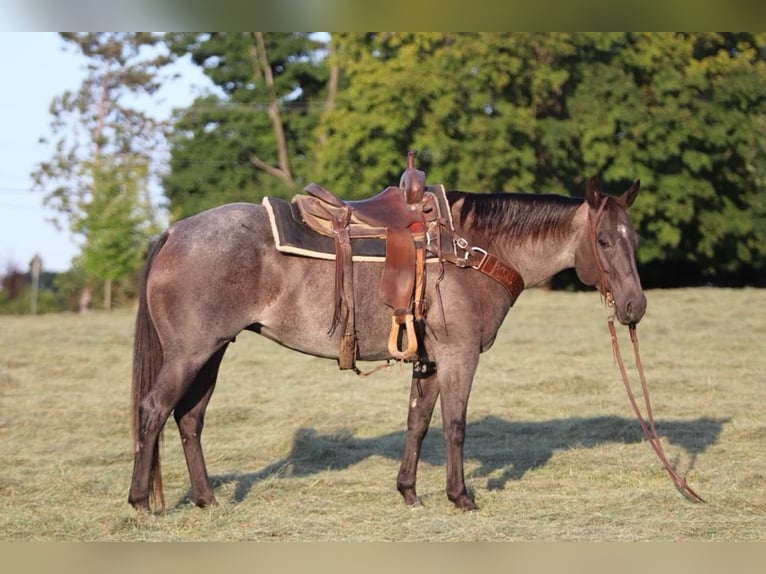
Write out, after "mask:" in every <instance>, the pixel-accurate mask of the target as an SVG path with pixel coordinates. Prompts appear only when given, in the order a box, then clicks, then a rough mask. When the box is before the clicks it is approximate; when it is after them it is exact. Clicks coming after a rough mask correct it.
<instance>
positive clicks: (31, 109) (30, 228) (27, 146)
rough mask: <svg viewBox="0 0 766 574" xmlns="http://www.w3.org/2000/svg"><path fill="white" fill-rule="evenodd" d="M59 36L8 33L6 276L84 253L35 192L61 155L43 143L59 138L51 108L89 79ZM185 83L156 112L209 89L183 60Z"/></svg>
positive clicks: (0, 118) (62, 267) (0, 193)
mask: <svg viewBox="0 0 766 574" xmlns="http://www.w3.org/2000/svg"><path fill="white" fill-rule="evenodd" d="M64 46H65V43H64V41H63V40H62V39H61V38H60V37H59V35H58V34H56V33H51V32H0V70H1V71H2V77H3V87H2V89H0V275H3V274H4V272H5V271H6V270H8V269H9V266H10V265H13V266H14V268H16V269H19V270H21V271H28V270H29V262H30V261H31V260H32V258H33V257H34V256H35V255H39V256H40V257H41V259H42V264H43V269H44V270H45V271H66V270H67V269H69V268H70V267H71V260H72V257H74V256H75V255H77V253H78V252H79V249H78V246H77V243H76V242H75V240H74V239H73V238H72V235H71V234H70V233H69V232H68V231H66V230H64V231H58V230H57V229H56V227H55V226H54V225H53V224H52V223H51V222H50V221H48V220H50V219H52V218H53V216H54V213H53V211H51V210H49V209H47V208H45V207H44V206H43V196H44V193H43V192H42V191H35V190H33V180H32V177H31V175H30V174H31V173H32V172H33V171H34V170H35V168H36V166H37V165H38V164H39V163H40V162H41V161H45V160H47V159H50V158H51V157H52V155H53V151H52V149H51V148H50V147H49V146H46V145H44V144H41V143H39V140H40V138H41V137H48V139H53V138H52V137H51V136H52V133H51V130H50V120H51V116H50V113H49V108H50V104H51V102H52V101H53V99H54V98H55V97H56V96H58V95H61V94H63V93H64V92H65V91H67V90H76V89H77V88H78V87H79V86H80V83H81V82H82V80H83V78H84V77H85V64H86V62H85V59H84V58H83V57H82V56H80V55H78V54H77V53H76V52H75V51H74V50H72V49H71V48H68V49H66V50H64ZM178 71H179V73H180V74H181V75H182V77H181V78H180V79H179V80H176V81H173V82H172V83H168V84H167V85H165V86H163V88H162V89H161V90H160V93H159V100H158V101H157V102H153V105H152V113H154V114H155V115H156V117H158V118H167V117H169V116H170V113H171V111H172V110H173V108H179V107H186V106H188V105H190V104H191V103H192V101H193V100H194V98H195V97H196V96H197V95H198V94H199V93H200V91H203V90H205V89H207V87H208V86H209V82H207V79H206V77H205V76H204V74H203V73H202V72H201V70H199V68H197V67H195V66H194V65H192V64H190V63H189V62H188V61H182V63H181V64H179V65H178Z"/></svg>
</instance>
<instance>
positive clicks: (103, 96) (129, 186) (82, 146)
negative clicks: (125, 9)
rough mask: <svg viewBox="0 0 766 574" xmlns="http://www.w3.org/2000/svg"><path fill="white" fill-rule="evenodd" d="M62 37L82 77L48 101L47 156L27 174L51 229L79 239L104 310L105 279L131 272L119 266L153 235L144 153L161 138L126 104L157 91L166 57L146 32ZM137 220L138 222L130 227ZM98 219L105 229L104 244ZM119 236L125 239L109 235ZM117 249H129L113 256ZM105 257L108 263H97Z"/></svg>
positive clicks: (135, 257) (159, 129)
mask: <svg viewBox="0 0 766 574" xmlns="http://www.w3.org/2000/svg"><path fill="white" fill-rule="evenodd" d="M62 37H63V38H64V40H65V41H66V42H67V46H69V47H74V48H75V49H77V50H79V51H80V52H81V53H82V55H83V56H84V57H85V58H86V60H87V62H88V66H87V75H86V77H85V79H84V80H83V83H82V85H81V87H80V89H79V90H78V91H77V92H66V93H64V94H63V95H61V96H60V97H57V98H56V99H55V100H54V101H53V103H52V105H51V109H50V112H51V115H52V122H51V127H52V129H53V132H54V134H55V136H56V137H57V141H56V146H55V152H54V156H53V158H51V160H50V161H46V162H42V163H41V164H40V165H39V166H38V168H37V170H36V171H35V172H34V173H33V177H34V179H35V182H36V184H37V186H38V187H40V188H42V189H43V190H45V192H46V195H45V197H44V203H45V204H46V205H48V206H49V207H52V208H53V209H54V210H55V211H56V212H57V213H58V219H57V220H56V223H57V225H58V226H59V227H61V226H63V225H64V224H66V226H67V227H68V228H69V229H70V231H72V232H73V233H74V234H76V235H79V236H82V237H83V239H84V245H83V253H84V255H85V257H84V261H85V262H86V263H85V270H86V272H87V273H88V274H89V275H91V276H92V277H94V278H98V279H101V280H104V281H105V282H106V283H107V284H106V285H105V289H104V292H105V294H106V295H105V307H106V308H109V307H110V301H111V297H110V295H111V289H110V288H109V286H110V285H111V282H112V281H114V280H115V279H117V278H120V277H125V276H127V275H128V274H131V273H132V272H133V269H129V268H128V266H127V262H128V261H130V262H131V264H137V263H136V262H137V261H139V260H140V256H141V255H142V254H143V251H144V249H145V245H144V243H145V241H146V240H147V239H148V235H149V234H150V233H152V232H154V228H153V226H152V221H153V214H152V212H151V210H150V209H149V206H150V202H149V201H148V191H147V182H148V179H149V177H150V176H151V174H152V172H153V170H154V169H155V168H153V167H152V161H151V160H152V155H153V153H154V152H155V151H156V149H157V147H158V146H159V144H160V143H161V142H162V141H163V135H164V133H163V129H164V126H163V125H162V124H161V123H160V122H158V121H156V120H155V119H153V118H152V117H151V116H149V115H148V114H146V113H145V112H142V111H140V110H138V109H136V108H135V107H131V106H130V105H129V103H128V102H129V100H130V99H131V98H134V97H135V96H137V95H140V94H148V95H151V94H153V93H154V92H155V91H156V90H157V89H158V87H159V83H158V81H157V73H158V71H159V69H160V68H161V67H162V66H163V65H164V64H166V63H167V62H168V57H167V56H165V55H162V53H161V52H158V49H157V48H158V43H159V42H160V39H161V38H160V37H159V36H157V35H154V34H148V33H78V34H73V33H66V34H62ZM118 205H119V209H116V206H118ZM138 216H140V217H142V218H146V219H145V221H143V222H141V224H138V223H137V221H136V219H135V218H136V217H138ZM101 217H104V218H108V219H109V225H110V226H112V231H110V232H109V233H110V235H111V236H112V237H111V239H110V240H108V241H105V240H104V233H105V232H106V231H105V227H104V223H103V222H100V221H99V218H101ZM123 233H124V234H127V235H126V237H117V236H118V235H120V234H123ZM117 244H119V245H121V246H122V248H126V249H127V248H129V249H132V250H133V251H132V252H131V253H124V254H121V255H120V257H119V258H117V257H116V252H115V246H116V245H117ZM107 260H111V261H112V264H110V265H109V266H105V265H103V264H102V263H101V262H104V261H107ZM118 261H120V262H122V264H118Z"/></svg>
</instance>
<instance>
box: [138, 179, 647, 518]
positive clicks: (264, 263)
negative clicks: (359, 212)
mask: <svg viewBox="0 0 766 574" xmlns="http://www.w3.org/2000/svg"><path fill="white" fill-rule="evenodd" d="M638 190H639V182H638V181H636V182H635V183H634V184H633V185H632V186H631V187H630V188H629V189H628V190H627V191H625V192H624V193H623V194H622V195H620V196H619V197H615V196H609V195H606V194H601V193H600V192H599V189H598V186H597V185H596V184H595V183H594V182H593V181H592V180H591V181H590V182H589V183H588V185H587V190H586V196H585V200H582V199H577V198H573V197H564V196H557V195H536V194H509V193H498V194H471V193H465V192H448V194H447V197H448V200H449V204H450V209H451V213H452V219H453V222H454V225H455V232H456V235H457V236H459V237H460V238H462V239H465V243H464V245H465V244H468V245H472V246H477V247H480V248H481V249H480V251H481V250H485V251H487V252H490V253H492V254H494V255H495V256H497V257H498V258H499V259H500V260H501V261H503V262H504V263H506V264H507V265H509V266H512V267H513V268H515V269H516V270H517V271H518V273H519V274H520V275H521V277H522V278H523V285H524V286H527V287H529V286H533V285H535V284H539V283H541V282H543V281H545V280H546V279H548V278H550V277H551V276H553V275H554V274H555V273H557V272H559V271H561V270H563V269H567V268H571V267H574V268H575V270H576V272H577V275H578V277H579V278H580V280H581V281H582V282H584V283H585V284H587V285H591V286H599V287H600V288H601V290H602V294H604V296H605V297H607V299H608V300H609V302H610V303H611V304H613V305H614V311H615V314H616V317H617V319H618V320H619V321H620V322H621V323H623V324H635V323H638V321H640V320H641V318H642V317H643V315H644V312H645V310H646V298H645V296H644V294H643V291H642V288H641V284H640V281H639V277H638V272H637V269H636V262H635V249H636V244H637V236H636V233H635V232H634V230H633V228H632V226H631V224H630V221H629V219H628V215H627V209H628V208H629V207H630V206H631V205H632V204H633V202H634V200H635V198H636V196H637V194H638ZM467 249H468V250H470V249H471V248H470V247H469V248H467ZM469 255H471V253H469V252H468V251H466V253H465V256H466V259H469ZM355 265H356V267H355V270H354V289H355V293H356V297H357V301H358V303H357V308H356V325H357V330H358V357H359V358H360V359H361V360H366V361H383V360H387V359H389V358H390V354H389V351H388V349H387V346H386V340H387V336H388V329H389V326H390V310H389V309H387V308H386V307H385V306H384V305H383V303H382V302H381V301H380V300H379V297H378V296H377V293H378V284H379V282H380V274H381V264H380V263H376V262H364V263H358V264H355ZM334 275H335V273H334V264H333V262H332V261H322V260H316V259H309V258H305V257H300V256H295V255H286V254H283V253H280V252H279V251H277V250H276V249H275V243H274V239H273V237H272V232H271V230H270V225H269V221H268V220H267V213H266V210H265V209H264V207H263V206H260V205H254V204H246V203H236V204H227V205H223V206H221V207H218V208H215V209H211V210H209V211H205V212H202V213H199V214H197V215H194V216H192V217H189V218H187V219H184V220H181V221H179V222H177V223H175V224H174V225H172V226H171V227H170V228H169V229H168V230H167V231H166V232H165V233H164V234H163V235H162V236H161V237H160V239H159V240H158V241H157V242H156V243H155V245H154V246H153V247H152V250H151V252H150V254H149V256H148V260H147V264H146V269H145V272H144V277H143V282H142V287H141V291H140V301H139V308H138V314H137V319H136V336H135V347H134V366H133V415H134V433H135V463H134V469H133V477H132V482H131V487H130V494H129V502H130V503H131V504H132V505H133V506H134V507H135V508H136V509H139V510H149V509H150V498H151V499H152V502H153V506H154V507H162V508H164V499H163V495H162V481H161V476H160V470H159V463H160V460H159V448H158V443H159V435H160V433H161V430H162V428H163V427H164V425H165V422H166V421H167V419H168V417H169V416H170V414H171V413H173V416H174V418H175V421H176V423H177V425H178V429H179V431H180V434H181V441H182V444H183V449H184V455H185V457H186V463H187V466H188V470H189V476H190V480H191V490H192V500H193V501H194V502H195V503H196V504H197V505H199V506H208V505H212V504H215V503H216V500H215V496H214V494H213V490H212V488H211V486H210V482H209V479H208V474H207V469H206V466H205V462H204V458H203V454H202V447H201V444H200V435H201V433H202V427H203V419H204V414H205V409H206V407H207V405H208V402H209V400H210V397H211V395H212V393H213V389H214V386H215V382H216V377H217V374H218V368H219V365H220V362H221V360H222V359H223V356H224V353H225V351H226V348H227V346H228V345H229V343H230V342H232V341H233V340H234V338H235V337H236V336H237V334H239V333H240V332H241V331H243V330H249V331H253V332H256V333H260V334H261V335H263V336H265V337H268V338H269V339H272V340H274V341H276V342H278V343H280V344H281V345H284V346H285V347H288V348H290V349H294V350H296V351H300V352H303V353H307V354H310V355H315V356H318V357H326V358H338V348H339V338H340V336H341V333H340V332H336V333H334V334H332V335H330V334H328V329H327V327H328V325H329V324H330V323H331V321H332V318H333V305H334V303H333V291H334V283H333V282H334ZM433 283H434V282H432V281H429V282H428V284H427V285H426V300H430V301H434V302H435V301H437V299H438V301H439V303H436V302H435V303H434V304H433V305H434V306H437V305H441V308H442V312H441V314H440V313H433V314H432V316H431V317H429V320H428V329H427V330H426V332H425V334H424V337H423V344H424V348H425V353H426V354H427V356H428V358H429V360H430V362H431V364H432V365H433V366H434V368H432V369H430V370H429V371H427V372H425V373H424V372H421V371H417V370H416V369H413V379H412V386H411V392H410V397H409V411H408V415H407V436H406V442H405V445H404V453H403V456H402V461H401V467H400V470H399V474H398V477H397V488H398V490H399V492H400V493H401V494H402V496H403V497H404V501H405V503H407V504H408V505H416V504H418V503H419V501H418V496H417V494H416V489H415V486H416V484H415V483H416V474H417V465H418V458H419V455H420V449H421V445H422V442H423V439H424V437H425V435H426V431H427V430H428V426H429V424H430V421H431V415H432V413H433V409H434V406H435V404H436V400H437V397H440V405H441V410H442V418H443V426H444V429H443V430H444V440H445V443H446V475H447V477H446V492H447V497H448V498H449V499H450V500H451V501H452V502H453V503H454V504H455V505H456V506H457V507H459V508H462V509H466V510H471V509H475V508H476V504H475V502H474V500H473V499H472V497H471V496H470V494H469V493H468V491H467V489H466V485H465V479H464V471H463V443H464V438H465V428H466V409H467V405H468V397H469V394H470V391H471V385H472V381H473V377H474V373H475V371H476V367H477V365H478V362H479V355H480V353H482V352H484V351H486V350H488V349H489V348H490V347H491V346H492V344H493V342H494V340H495V336H496V334H497V331H498V329H499V327H500V325H501V324H502V322H503V320H504V318H505V316H506V314H507V313H508V311H509V310H510V307H511V305H512V304H513V301H512V296H511V294H510V293H509V291H508V290H507V289H506V288H504V286H503V285H501V283H499V282H498V281H495V280H494V279H493V278H491V277H488V276H487V275H484V274H482V273H479V272H477V271H476V270H475V269H473V268H472V266H470V265H468V266H465V267H463V268H461V267H458V266H456V265H445V266H444V274H443V277H442V281H441V282H440V287H439V291H440V293H436V292H435V287H434V285H433Z"/></svg>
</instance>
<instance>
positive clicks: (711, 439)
mask: <svg viewBox="0 0 766 574" xmlns="http://www.w3.org/2000/svg"><path fill="white" fill-rule="evenodd" d="M648 299H649V311H648V313H647V316H646V318H645V319H644V321H643V322H642V323H641V325H640V326H639V335H640V338H641V351H642V358H643V362H644V368H645V370H646V374H647V378H648V381H649V385H650V390H651V393H652V399H653V404H654V412H655V417H656V419H657V421H658V430H659V432H660V435H661V436H662V440H663V443H664V445H665V448H666V450H667V451H668V455H669V457H670V458H671V460H672V461H675V463H676V464H677V466H678V469H679V470H680V471H681V473H682V474H683V475H685V476H686V477H687V479H688V481H689V484H690V485H691V486H692V487H693V488H694V489H695V490H697V492H699V493H700V494H701V495H702V496H703V497H704V498H706V499H707V501H708V502H707V504H702V505H695V504H692V503H689V502H687V501H686V500H685V499H683V498H682V496H681V495H680V494H679V493H678V492H676V491H675V489H674V488H673V486H672V483H671V481H670V479H669V477H668V476H667V474H666V473H665V471H664V470H663V469H662V466H661V465H660V463H659V462H658V461H657V460H656V458H655V457H654V454H653V453H652V451H651V449H650V448H649V446H648V445H647V444H645V442H644V441H643V437H642V435H641V431H640V429H639V427H638V424H637V422H636V421H635V420H634V419H633V418H632V414H631V411H630V408H629V405H628V402H627V398H626V397H625V392H624V389H623V388H622V384H621V382H620V380H619V374H618V371H617V368H616V366H615V364H614V362H613V359H612V356H611V348H610V345H609V338H608V334H607V331H606V325H605V317H606V311H605V310H604V309H603V308H601V307H600V305H599V301H598V296H597V295H596V294H594V293H552V292H545V291H537V290H532V291H529V292H526V293H524V295H522V297H521V299H520V300H519V302H518V303H517V306H516V307H515V308H514V309H513V310H512V311H511V313H510V315H509V317H508V319H507V320H506V325H505V326H504V327H503V328H502V329H501V332H500V335H499V337H498V340H497V342H496V344H495V347H494V348H493V349H492V350H491V351H489V352H488V353H486V354H485V355H484V357H483V358H482V363H481V365H480V368H479V372H478V373H477V376H476V381H475V384H474V388H473V393H472V397H471V402H470V405H469V416H468V431H467V442H466V447H465V451H466V474H467V481H468V485H469V488H470V489H471V490H472V491H473V493H474V494H475V497H476V500H477V503H478V504H479V506H480V510H479V511H478V512H473V513H463V512H460V511H458V510H456V509H455V508H454V507H453V506H452V504H451V503H449V502H448V501H447V500H446V497H445V495H444V446H443V443H442V435H441V428H440V424H441V420H440V417H439V413H438V409H437V413H436V414H435V417H434V421H433V423H432V427H431V431H430V432H429V435H428V437H427V439H426V443H425V446H424V448H423V460H422V462H421V467H420V473H419V493H420V494H421V497H422V499H423V501H424V504H425V506H424V507H422V508H419V509H416V510H411V509H409V508H407V507H406V506H405V505H404V504H403V503H402V501H401V499H400V496H399V494H398V493H397V492H396V489H395V478H396V472H397V469H398V458H399V455H400V451H401V448H402V446H403V441H404V429H405V415H406V401H407V395H408V389H409V380H408V379H409V376H408V371H407V369H406V367H402V368H400V367H398V366H395V367H393V368H392V369H391V370H390V371H387V372H382V373H379V374H377V375H375V376H373V377H371V378H368V379H359V378H357V377H355V376H354V375H352V374H347V373H341V372H339V371H338V370H337V368H336V366H335V364H334V363H333V362H332V361H325V360H320V359H316V358H313V357H307V356H303V355H300V354H297V353H294V352H291V351H288V350H285V349H282V348H281V347H279V346H277V345H275V344H273V343H271V342H269V341H266V340H264V339H262V338H259V337H256V336H252V335H249V334H243V335H242V336H241V337H240V338H239V339H238V340H237V343H236V344H234V345H232V346H231V347H230V350H229V352H228V353H227V356H226V358H225V359H224V363H223V365H222V368H221V374H220V378H219V384H218V387H217V389H216V393H215V395H214V397H213V400H212V403H211V406H210V408H209V410H208V413H209V414H208V417H207V426H206V429H205V435H204V437H203V440H204V445H205V449H206V455H207V459H208V468H209V471H210V474H211V478H212V481H213V483H214V487H215V491H216V496H217V497H218V500H219V502H220V505H219V506H218V507H216V508H212V509H206V510H200V509H197V508H196V507H194V506H193V505H192V504H191V503H190V502H189V498H188V497H189V492H188V477H187V474H186V468H185V464H184V461H183V455H182V451H181V448H180V444H179V441H178V438H177V433H176V432H175V429H174V428H173V427H172V426H169V427H168V429H167V431H166V434H165V447H164V457H165V460H164V465H163V469H164V481H165V486H166V493H165V494H166V499H167V500H168V502H169V509H168V511H167V512H166V513H165V514H164V515H159V516H143V515H136V514H135V513H134V511H133V510H132V509H131V508H130V507H129V505H128V504H127V501H126V499H127V490H128V485H129V481H130V473H131V465H132V460H131V454H130V450H131V438H130V429H129V421H130V415H129V394H130V389H129V380H130V363H131V356H130V354H131V341H132V323H133V315H132V313H130V312H127V311H124V312H123V311H121V312H115V313H112V314H100V313H92V314H90V315H88V316H86V317H79V316H74V315H67V314H62V315H47V316H42V317H0V345H1V346H2V348H3V350H4V355H3V358H2V359H0V460H2V461H3V464H2V467H0V539H2V540H183V541H194V540H316V541H322V540H344V541H370V540H391V541H410V540H442V541H447V540H461V541H473V540H485V541H490V540H491V541H508V540H531V541H554V540H555V541H593V540H609V541H621V540H629V541H634V540H665V541H674V540H738V541H739V540H764V538H766V536H765V535H766V522H765V521H764V520H763V517H764V515H765V514H766V498H765V497H764V486H763V485H764V477H766V458H764V456H763V447H764V438H766V416H765V415H766V384H764V383H766V354H764V352H763V339H764V335H766V311H765V309H766V306H765V305H764V303H766V293H765V292H764V291H762V290H755V289H744V290H725V289H683V290H669V291H650V292H648ZM621 334H622V333H621ZM623 336H624V342H623V344H624V346H625V350H624V354H625V355H626V356H630V352H629V349H628V348H627V345H628V341H627V336H626V334H624V335H623ZM629 368H630V365H629Z"/></svg>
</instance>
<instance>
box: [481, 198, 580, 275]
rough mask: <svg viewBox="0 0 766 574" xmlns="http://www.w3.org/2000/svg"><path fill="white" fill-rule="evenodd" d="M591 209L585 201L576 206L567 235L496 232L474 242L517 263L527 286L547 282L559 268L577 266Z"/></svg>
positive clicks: (509, 262) (512, 263) (504, 258)
mask: <svg viewBox="0 0 766 574" xmlns="http://www.w3.org/2000/svg"><path fill="white" fill-rule="evenodd" d="M587 217H588V208H587V204H586V203H584V202H583V203H582V204H581V205H580V206H579V207H577V208H575V214H574V216H573V218H572V220H571V224H570V229H569V231H568V233H565V234H554V233H549V234H545V235H544V236H541V237H537V238H527V239H521V238H518V237H514V236H513V234H510V233H509V234H502V233H500V234H496V236H495V237H494V238H493V239H492V240H489V239H488V238H480V237H474V238H473V241H474V245H476V246H478V247H484V245H482V244H481V242H482V241H484V242H485V245H487V247H485V248H486V249H487V250H488V251H491V252H492V253H494V254H495V255H497V256H498V257H500V258H501V259H502V260H503V261H504V262H506V263H507V264H509V265H511V266H513V267H514V268H515V269H516V270H517V271H518V272H519V273H520V274H521V276H522V277H523V279H524V285H525V286H527V287H532V286H534V285H538V284H540V283H543V282H544V281H546V280H548V279H550V278H551V277H553V276H554V275H555V274H556V273H558V272H559V271H563V270H564V269H569V268H571V267H574V264H575V250H576V248H577V245H578V243H579V242H580V241H581V240H582V238H583V234H584V233H587V225H588V219H587Z"/></svg>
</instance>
